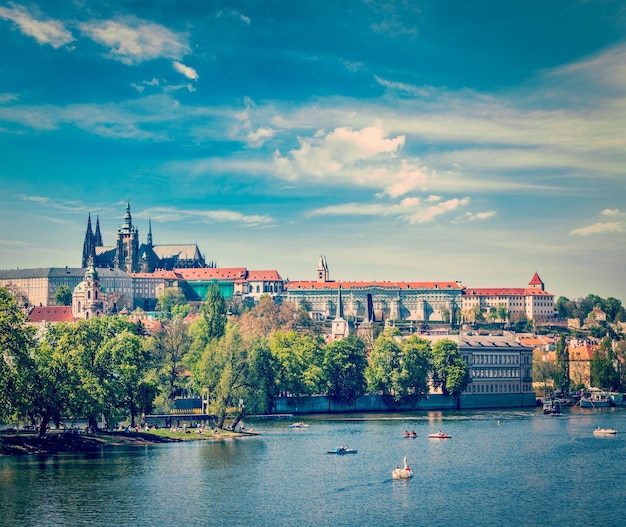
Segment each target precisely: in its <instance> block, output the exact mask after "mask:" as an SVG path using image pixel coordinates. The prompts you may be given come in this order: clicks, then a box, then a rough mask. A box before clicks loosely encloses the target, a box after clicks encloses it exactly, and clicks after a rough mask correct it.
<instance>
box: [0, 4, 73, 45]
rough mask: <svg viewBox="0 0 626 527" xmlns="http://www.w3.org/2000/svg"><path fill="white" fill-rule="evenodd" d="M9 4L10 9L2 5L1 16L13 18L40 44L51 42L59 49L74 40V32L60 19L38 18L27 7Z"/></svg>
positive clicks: (0, 8) (22, 29)
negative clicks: (66, 27)
mask: <svg viewBox="0 0 626 527" xmlns="http://www.w3.org/2000/svg"><path fill="white" fill-rule="evenodd" d="M9 5H10V6H11V8H10V9H9V8H6V7H1V6H0V18H4V19H6V20H11V21H12V22H14V23H15V24H16V25H17V26H18V27H19V28H20V31H21V32H22V33H24V34H25V35H28V36H29V37H33V38H34V39H35V40H36V41H37V42H39V44H41V45H43V44H50V45H51V46H52V47H53V48H55V49H58V48H60V47H61V46H64V45H66V44H69V43H70V42H72V41H73V40H74V37H73V35H72V33H70V32H69V31H68V30H67V29H65V26H64V25H63V23H61V22H59V21H58V20H52V19H48V20H37V19H36V18H35V17H34V16H33V15H32V14H31V13H30V11H29V10H28V9H27V8H26V7H24V6H22V5H19V4H14V3H9Z"/></svg>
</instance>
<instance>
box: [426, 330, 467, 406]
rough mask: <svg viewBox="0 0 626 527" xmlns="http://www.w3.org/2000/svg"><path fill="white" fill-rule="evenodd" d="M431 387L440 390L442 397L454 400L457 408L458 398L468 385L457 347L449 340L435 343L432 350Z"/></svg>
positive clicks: (465, 371)
mask: <svg viewBox="0 0 626 527" xmlns="http://www.w3.org/2000/svg"><path fill="white" fill-rule="evenodd" d="M432 353H433V385H434V386H435V387H439V388H441V391H442V393H443V395H446V396H449V395H451V396H452V397H454V398H455V400H456V402H457V408H458V406H459V405H460V399H459V396H460V395H461V393H462V392H463V390H465V388H466V387H467V385H468V384H469V381H470V377H469V370H468V368H467V364H466V363H465V361H464V360H463V358H462V357H461V355H460V353H459V347H458V345H457V344H456V343H455V342H453V341H452V340H450V339H441V340H438V341H437V342H435V344H434V346H433V348H432Z"/></svg>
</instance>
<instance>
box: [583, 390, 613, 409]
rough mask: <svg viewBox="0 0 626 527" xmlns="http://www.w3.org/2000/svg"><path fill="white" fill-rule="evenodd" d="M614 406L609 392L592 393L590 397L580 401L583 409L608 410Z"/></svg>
mask: <svg viewBox="0 0 626 527" xmlns="http://www.w3.org/2000/svg"><path fill="white" fill-rule="evenodd" d="M613 405H614V403H613V399H612V398H611V394H610V393H609V392H592V393H591V395H590V396H589V397H583V398H582V399H581V400H580V407H581V408H607V407H609V406H613Z"/></svg>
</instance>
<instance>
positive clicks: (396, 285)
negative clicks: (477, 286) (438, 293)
mask: <svg viewBox="0 0 626 527" xmlns="http://www.w3.org/2000/svg"><path fill="white" fill-rule="evenodd" d="M340 285H341V288H342V289H369V288H372V287H380V288H389V289H442V290H446V289H461V286H460V285H459V284H457V283H456V282H316V281H314V280H303V281H298V282H296V281H293V282H285V289H287V290H289V289H338V288H339V286H340Z"/></svg>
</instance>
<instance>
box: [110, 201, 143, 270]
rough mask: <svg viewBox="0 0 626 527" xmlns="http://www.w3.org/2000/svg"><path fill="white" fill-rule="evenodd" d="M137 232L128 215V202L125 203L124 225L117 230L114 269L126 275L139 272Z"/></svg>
mask: <svg viewBox="0 0 626 527" xmlns="http://www.w3.org/2000/svg"><path fill="white" fill-rule="evenodd" d="M138 257H139V230H138V229H137V227H135V226H133V219H132V216H131V214H130V202H129V201H127V202H126V214H125V216H124V225H122V226H121V227H120V228H119V229H118V230H117V247H116V250H115V267H116V268H117V269H121V270H122V271H126V272H127V273H136V272H138V271H139V265H138Z"/></svg>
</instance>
